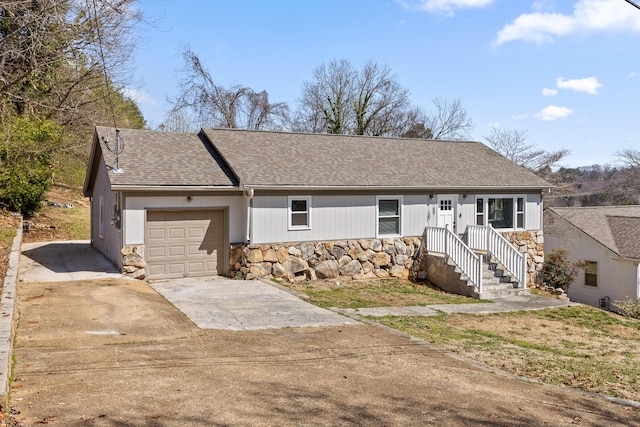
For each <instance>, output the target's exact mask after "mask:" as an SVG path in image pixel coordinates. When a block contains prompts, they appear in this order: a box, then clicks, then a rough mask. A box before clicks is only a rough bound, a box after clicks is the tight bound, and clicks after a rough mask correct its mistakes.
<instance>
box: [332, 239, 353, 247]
mask: <svg viewBox="0 0 640 427" xmlns="http://www.w3.org/2000/svg"><path fill="white" fill-rule="evenodd" d="M333 244H334V246H339V247H341V248H342V249H345V248H346V247H347V246H349V245H348V244H347V242H344V241H342V240H339V241H337V242H333Z"/></svg>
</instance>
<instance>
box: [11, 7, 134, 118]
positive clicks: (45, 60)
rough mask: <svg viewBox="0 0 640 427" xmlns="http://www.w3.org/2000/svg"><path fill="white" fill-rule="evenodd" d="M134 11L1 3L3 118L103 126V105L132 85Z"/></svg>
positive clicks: (112, 8) (132, 8)
mask: <svg viewBox="0 0 640 427" xmlns="http://www.w3.org/2000/svg"><path fill="white" fill-rule="evenodd" d="M135 4H136V0H114V1H105V0H75V1H69V0H30V1H26V0H18V1H16V0H0V19H1V25H0V100H1V101H2V106H3V110H2V111H0V114H3V112H4V113H6V108H11V109H13V110H15V112H16V113H18V114H19V115H32V116H34V115H39V116H42V115H45V116H46V117H48V118H53V119H56V120H57V121H59V122H60V123H61V124H63V125H76V124H79V125H85V126H86V125H87V124H94V123H95V122H96V121H100V113H101V112H102V111H104V110H105V108H104V104H105V101H106V100H107V98H108V97H109V96H110V95H113V94H114V93H116V92H118V90H119V89H120V88H121V87H122V86H123V85H124V84H126V83H127V82H128V81H129V79H130V77H131V73H130V71H131V68H130V67H129V64H130V59H131V55H132V52H133V51H134V50H133V47H134V43H135V38H134V37H133V36H132V33H133V26H134V25H135V24H136V23H138V22H140V21H141V20H142V15H141V13H140V11H139V10H138V9H137V8H136V7H135ZM112 115H113V114H112Z"/></svg>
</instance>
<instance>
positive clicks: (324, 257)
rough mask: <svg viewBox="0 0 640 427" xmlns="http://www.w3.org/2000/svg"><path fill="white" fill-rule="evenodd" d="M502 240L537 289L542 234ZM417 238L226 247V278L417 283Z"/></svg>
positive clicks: (516, 233) (422, 274) (511, 234)
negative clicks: (522, 257) (523, 262)
mask: <svg viewBox="0 0 640 427" xmlns="http://www.w3.org/2000/svg"><path fill="white" fill-rule="evenodd" d="M502 235H503V236H504V237H505V238H506V239H507V240H508V241H509V242H511V243H512V244H513V245H514V246H515V247H517V248H518V249H519V251H520V252H521V253H526V254H527V273H528V274H527V286H540V285H542V268H543V266H544V237H543V232H542V230H535V231H513V232H505V233H502ZM421 244H422V238H421V237H396V238H388V239H358V240H341V241H325V242H298V243H272V244H263V245H246V244H235V245H231V253H230V260H229V276H230V277H239V278H246V279H257V278H262V277H267V276H273V277H276V278H286V279H289V280H292V281H293V280H315V279H316V278H318V279H324V278H327V279H332V278H336V277H339V276H347V277H352V278H354V279H372V278H376V277H399V278H404V279H407V278H411V279H417V280H422V279H425V278H426V272H424V271H421V267H420V265H421V264H420V262H419V261H420V259H419V258H421V257H422V256H423V253H424V252H425V251H424V248H422V247H421Z"/></svg>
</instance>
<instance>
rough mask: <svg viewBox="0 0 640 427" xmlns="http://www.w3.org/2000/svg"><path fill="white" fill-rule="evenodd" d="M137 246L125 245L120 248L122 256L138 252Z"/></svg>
mask: <svg viewBox="0 0 640 427" xmlns="http://www.w3.org/2000/svg"><path fill="white" fill-rule="evenodd" d="M136 250H137V248H136V247H135V246H125V247H123V248H122V249H121V250H120V253H121V254H122V256H127V255H131V254H134V253H136Z"/></svg>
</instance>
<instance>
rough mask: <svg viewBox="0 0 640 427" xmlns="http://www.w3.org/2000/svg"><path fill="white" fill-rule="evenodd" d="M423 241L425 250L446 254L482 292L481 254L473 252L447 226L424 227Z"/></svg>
mask: <svg viewBox="0 0 640 427" xmlns="http://www.w3.org/2000/svg"><path fill="white" fill-rule="evenodd" d="M423 241H424V245H425V248H426V249H427V251H430V252H439V253H441V254H444V255H445V256H447V257H448V258H449V259H451V261H453V263H454V264H455V265H456V266H457V267H458V268H459V269H460V270H461V271H462V273H463V274H464V275H465V276H467V278H468V279H469V281H471V283H472V284H473V286H474V288H475V291H476V292H477V293H481V292H482V255H479V254H476V253H474V252H473V251H472V250H471V249H470V248H469V247H468V246H467V245H465V244H464V242H463V241H462V240H460V238H458V236H456V235H455V233H453V232H452V231H451V230H449V229H448V228H440V227H426V228H425V229H424V236H423Z"/></svg>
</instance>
